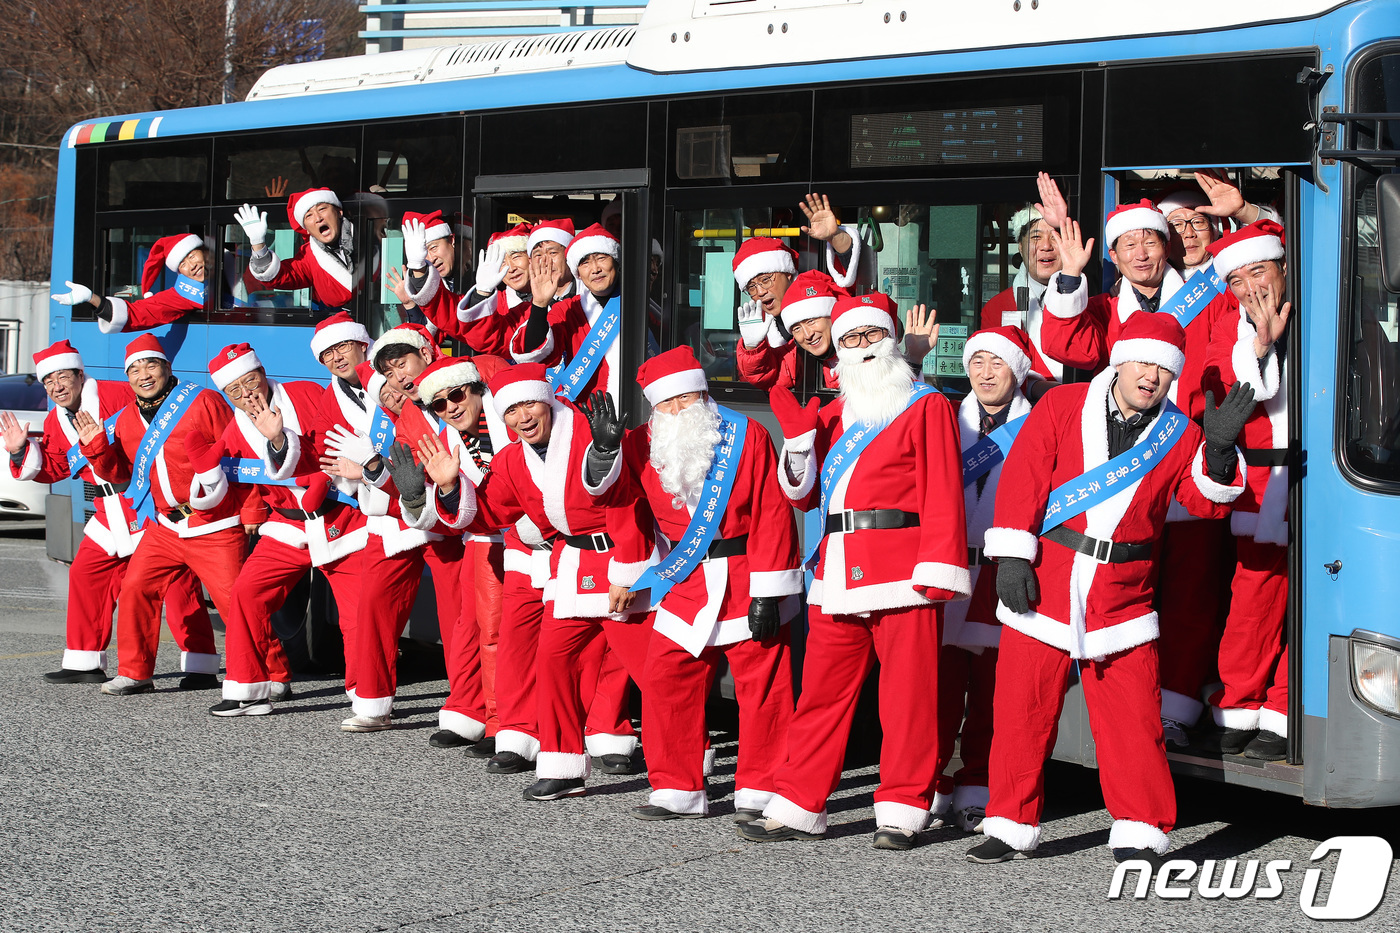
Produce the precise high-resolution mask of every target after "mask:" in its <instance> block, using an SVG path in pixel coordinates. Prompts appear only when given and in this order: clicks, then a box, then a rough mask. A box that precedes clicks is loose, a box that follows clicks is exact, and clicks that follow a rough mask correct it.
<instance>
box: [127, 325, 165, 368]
mask: <svg viewBox="0 0 1400 933" xmlns="http://www.w3.org/2000/svg"><path fill="white" fill-rule="evenodd" d="M138 360H165V361H166V362H167V363H168V362H170V357H168V356H166V355H165V349H164V348H163V347H161V345H160V341H159V340H157V339H156V338H155V335H154V334H142V335H141V336H140V337H137V338H136V339H135V340H133V341H131V343H129V344H127V345H126V361H125V362H124V363H122V366H123V367H125V368H128V369H129V368H130V367H131V364H132V363H135V362H137V361H138Z"/></svg>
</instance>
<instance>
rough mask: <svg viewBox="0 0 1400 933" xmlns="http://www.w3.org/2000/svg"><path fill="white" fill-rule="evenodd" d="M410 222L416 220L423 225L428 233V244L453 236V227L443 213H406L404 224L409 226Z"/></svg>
mask: <svg viewBox="0 0 1400 933" xmlns="http://www.w3.org/2000/svg"><path fill="white" fill-rule="evenodd" d="M410 220H416V221H418V222H419V223H421V224H422V225H423V228H424V230H426V231H427V242H429V243H431V242H432V241H433V240H441V239H443V238H445V237H450V236H452V225H451V224H450V223H448V222H447V219H446V218H445V217H443V216H442V211H433V212H432V213H431V214H417V213H414V212H413V211H405V212H404V215H403V222H404V223H405V224H407V223H408V222H409V221H410Z"/></svg>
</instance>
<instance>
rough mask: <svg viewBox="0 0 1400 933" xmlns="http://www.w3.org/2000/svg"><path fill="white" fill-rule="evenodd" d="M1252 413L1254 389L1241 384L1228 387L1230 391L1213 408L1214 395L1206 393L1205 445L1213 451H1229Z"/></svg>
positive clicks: (1209, 392) (1208, 391)
mask: <svg viewBox="0 0 1400 933" xmlns="http://www.w3.org/2000/svg"><path fill="white" fill-rule="evenodd" d="M1253 411H1254V389H1252V388H1250V387H1249V386H1248V385H1246V384H1245V383H1243V382H1237V383H1235V384H1234V385H1232V386H1230V391H1229V392H1228V393H1227V394H1226V395H1225V398H1224V399H1223V400H1222V401H1221V402H1220V407H1219V408H1216V407H1215V393H1214V392H1211V391H1210V390H1207V391H1206V410H1205V412H1204V421H1205V434H1206V445H1207V446H1209V447H1212V448H1214V449H1215V450H1229V449H1230V448H1231V447H1234V446H1235V439H1236V438H1238V437H1239V436H1240V431H1242V430H1244V423H1245V421H1247V420H1248V419H1249V416H1250V413H1252V412H1253Z"/></svg>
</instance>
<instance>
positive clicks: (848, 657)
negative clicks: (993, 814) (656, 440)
mask: <svg viewBox="0 0 1400 933" xmlns="http://www.w3.org/2000/svg"><path fill="white" fill-rule="evenodd" d="M896 314H897V311H896V309H895V306H894V302H893V301H892V300H891V299H890V298H889V297H888V296H886V295H883V294H879V293H876V294H872V295H861V296H860V297H858V298H855V297H844V298H839V299H837V301H836V307H835V309H834V310H833V312H832V317H831V336H832V339H834V340H835V341H836V345H837V348H838V349H837V351H836V352H837V354H838V355H839V357H840V363H839V365H838V368H837V376H838V378H839V379H840V383H841V394H840V396H839V397H838V398H837V399H836V400H835V401H833V402H831V403H830V404H828V405H826V406H825V407H824V408H822V409H821V410H820V411H819V410H818V407H817V406H818V400H817V399H812V401H811V403H810V404H809V405H808V407H806V408H802V407H801V406H799V405H798V403H797V401H796V399H794V398H793V396H792V393H791V392H790V391H789V390H787V389H775V390H774V391H773V393H772V395H771V398H772V402H773V410H774V414H776V415H777V416H778V421H779V422H780V423H781V424H782V428H783V453H782V457H781V462H780V468H779V473H778V477H779V482H780V484H781V485H782V488H783V491H784V492H785V493H787V495H788V497H789V498H790V499H791V500H792V501H793V502H795V503H796V504H797V506H798V508H801V509H804V510H805V509H811V508H813V507H817V508H819V509H820V510H821V512H820V514H823V515H825V519H824V521H825V526H824V534H823V536H822V538H821V540H820V541H818V542H814V543H813V544H814V553H813V554H812V555H811V557H810V558H809V560H810V561H811V564H810V565H811V566H812V569H813V576H814V580H813V583H812V589H811V592H810V593H809V594H808V603H809V605H810V611H809V616H808V626H809V627H808V634H807V654H806V658H805V661H804V664H803V674H802V686H803V689H802V695H801V697H800V698H799V699H798V703H797V712H796V715H795V716H794V718H793V721H792V726H791V728H790V729H789V730H788V755H787V763H786V764H784V765H783V766H782V767H781V768H779V770H778V772H777V774H776V776H775V778H774V790H775V792H776V793H775V795H774V796H773V798H772V799H771V800H770V801H769V803H768V805H767V806H766V807H765V808H764V810H763V816H762V818H761V819H758V820H755V821H753V822H751V823H745V824H741V825H740V826H739V834H740V836H742V837H743V838H745V839H750V840H753V841H755V842H767V841H774V840H781V839H815V838H820V837H821V836H822V835H824V834H825V832H826V827H827V812H826V801H827V798H828V797H829V796H830V795H831V792H832V791H833V790H835V789H836V784H837V782H838V781H839V780H840V778H841V763H842V759H843V757H844V754H845V748H846V739H847V737H848V736H849V734H850V728H851V719H852V717H853V715H854V714H855V708H856V701H857V699H858V698H859V695H860V690H861V686H862V684H863V683H864V681H865V677H866V674H867V673H869V671H870V668H871V665H872V664H873V663H874V661H875V660H876V658H877V657H878V659H879V661H880V722H881V725H882V727H883V729H884V745H883V747H882V749H881V753H880V786H879V788H878V789H877V790H876V791H875V822H876V824H877V829H876V833H875V840H874V843H875V846H876V847H877V848H887V849H909V848H912V847H913V846H914V844H915V834H916V833H918V831H919V830H921V829H923V828H924V827H925V826H926V825H927V824H928V821H929V807H930V805H931V804H932V803H933V793H934V783H935V781H936V780H937V777H938V767H937V755H936V736H937V732H938V708H937V703H936V702H934V701H933V700H932V698H933V697H936V696H937V690H938V677H937V670H938V654H939V633H940V629H941V617H942V613H943V610H942V606H941V605H940V604H941V603H944V602H946V601H947V600H950V599H956V598H958V597H960V596H967V595H969V593H970V592H971V589H970V585H969V578H968V572H967V531H966V527H965V522H964V515H963V495H962V470H961V463H960V459H959V456H958V450H959V446H958V430H957V422H956V420H955V418H954V414H953V409H952V407H951V406H950V405H949V404H948V402H947V400H946V399H944V397H943V396H942V395H940V394H939V393H937V392H935V391H933V389H932V388H931V387H929V386H925V385H924V384H923V383H922V382H919V381H917V380H916V378H915V374H914V371H913V369H912V368H911V367H910V366H909V364H908V363H906V362H905V361H904V359H903V358H902V357H900V355H899V353H898V351H897V350H896V348H895V339H896V336H897V335H896Z"/></svg>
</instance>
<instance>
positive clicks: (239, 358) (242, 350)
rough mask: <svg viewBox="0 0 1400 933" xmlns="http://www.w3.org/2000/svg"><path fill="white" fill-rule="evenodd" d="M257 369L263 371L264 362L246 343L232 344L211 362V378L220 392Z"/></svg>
mask: <svg viewBox="0 0 1400 933" xmlns="http://www.w3.org/2000/svg"><path fill="white" fill-rule="evenodd" d="M255 369H262V360H260V359H258V355H257V353H255V352H253V348H252V347H250V346H249V345H248V344H246V343H231V344H229V345H228V346H226V347H224V348H223V349H222V350H220V351H219V354H218V356H216V357H214V358H213V359H212V360H210V361H209V378H210V379H212V380H214V386H215V388H217V389H218V390H219V391H220V392H222V391H223V390H224V386H226V385H228V384H229V383H230V382H233V381H234V380H235V379H240V378H242V377H243V376H246V375H248V374H249V373H250V372H252V371H253V370H255Z"/></svg>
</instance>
